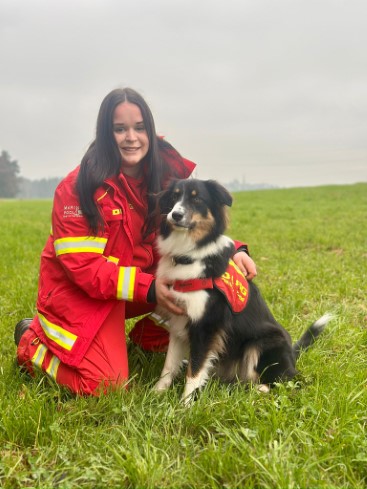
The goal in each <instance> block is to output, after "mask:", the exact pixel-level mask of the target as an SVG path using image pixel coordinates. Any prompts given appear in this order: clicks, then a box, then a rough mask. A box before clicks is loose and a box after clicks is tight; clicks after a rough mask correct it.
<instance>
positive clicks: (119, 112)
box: [113, 102, 149, 177]
mask: <svg viewBox="0 0 367 489" xmlns="http://www.w3.org/2000/svg"><path fill="white" fill-rule="evenodd" d="M113 135H114V138H115V141H116V143H117V146H118V148H119V150H120V153H121V156H122V171H123V173H126V174H127V175H130V176H132V177H134V176H135V177H136V176H138V174H139V172H140V169H141V163H142V160H143V159H144V157H145V156H146V155H147V153H148V150H149V138H148V134H147V131H146V129H145V125H144V121H143V116H142V115H141V110H140V108H139V107H138V106H137V105H135V104H131V103H130V102H122V103H121V104H119V105H117V107H116V109H115V112H114V114H113Z"/></svg>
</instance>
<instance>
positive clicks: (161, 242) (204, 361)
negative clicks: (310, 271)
mask: <svg viewBox="0 0 367 489" xmlns="http://www.w3.org/2000/svg"><path fill="white" fill-rule="evenodd" d="M231 204H232V197H231V195H230V194H229V193H228V192H227V190H226V189H225V188H224V187H222V186H221V185H220V184H218V183H217V182H215V181H213V180H208V181H202V180H195V179H191V180H176V181H173V182H172V183H171V184H170V186H169V187H168V189H167V190H166V191H164V192H163V193H162V194H161V195H160V197H159V209H160V212H161V215H162V223H161V229H160V236H159V237H158V250H159V253H160V255H161V259H160V262H159V265H158V270H157V276H162V277H166V278H169V279H171V280H173V281H174V283H173V286H172V289H173V292H174V294H175V296H176V298H177V303H178V304H179V305H181V306H182V307H183V309H184V310H185V311H186V314H185V315H184V316H175V315H170V319H169V323H170V342H169V347H168V352H167V356H166V359H165V364H164V367H163V370H162V373H161V377H160V379H159V380H158V382H157V384H156V385H155V389H156V390H157V391H163V390H166V389H168V387H169V386H170V385H171V383H172V381H173V379H174V378H175V376H176V375H177V374H178V372H179V371H180V367H181V365H182V362H183V360H184V359H185V358H186V359H188V368H187V376H186V385H185V389H184V393H183V400H184V402H185V403H186V404H187V403H189V402H190V400H191V399H192V396H193V393H194V392H195V390H196V389H199V388H201V387H202V386H203V385H204V384H205V383H206V381H207V379H208V377H209V375H211V374H213V373H215V374H216V375H217V376H218V377H219V378H220V379H222V380H223V381H225V382H232V381H235V380H239V381H241V382H253V383H256V384H259V385H258V388H259V389H260V390H262V391H265V392H266V391H268V390H269V385H272V384H273V383H274V382H277V381H279V380H288V379H292V378H293V377H294V376H295V375H296V374H297V370H296V367H295V364H296V360H297V358H298V356H299V353H300V351H301V350H302V349H306V348H307V347H309V346H310V345H311V344H312V343H313V342H314V339H315V338H316V337H317V336H318V335H319V334H320V333H321V332H322V330H323V329H324V327H325V325H326V324H327V322H328V321H329V319H330V316H328V315H325V316H323V317H322V318H320V319H319V320H318V321H316V322H315V323H313V324H312V325H311V326H310V327H309V328H308V330H307V331H306V332H305V333H304V334H303V336H302V337H301V339H300V340H299V341H298V342H297V343H295V344H294V345H292V341H291V337H290V335H289V333H288V332H287V331H286V330H285V329H284V328H283V327H282V326H281V325H280V324H279V323H278V322H277V321H276V320H275V319H274V317H273V315H272V314H271V312H270V310H269V308H268V307H267V305H266V303H265V301H264V299H263V298H262V297H261V295H260V292H259V290H258V288H257V287H256V285H255V284H254V283H253V282H247V281H246V279H245V278H244V277H243V274H242V273H241V272H240V271H239V269H238V268H237V267H236V265H235V264H234V263H233V261H232V260H231V258H232V256H233V255H234V253H235V247H234V242H233V241H232V240H231V239H230V238H229V237H227V236H225V235H223V232H224V231H225V229H226V225H227V212H226V206H231Z"/></svg>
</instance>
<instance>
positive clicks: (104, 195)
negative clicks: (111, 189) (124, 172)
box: [97, 191, 108, 202]
mask: <svg viewBox="0 0 367 489" xmlns="http://www.w3.org/2000/svg"><path fill="white" fill-rule="evenodd" d="M107 193H108V192H107V191H106V192H105V193H104V194H103V195H101V196H100V197H98V199H97V202H98V201H99V200H101V199H103V197H106V195H107Z"/></svg>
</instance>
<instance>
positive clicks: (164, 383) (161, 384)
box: [153, 376, 172, 392]
mask: <svg viewBox="0 0 367 489" xmlns="http://www.w3.org/2000/svg"><path fill="white" fill-rule="evenodd" d="M171 383H172V380H171V379H170V378H169V377H168V376H165V377H161V378H160V379H159V380H158V382H157V383H156V384H155V386H154V387H153V390H154V391H155V392H164V391H166V390H167V389H168V388H169V387H170V385H171Z"/></svg>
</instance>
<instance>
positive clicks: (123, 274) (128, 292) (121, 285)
mask: <svg viewBox="0 0 367 489" xmlns="http://www.w3.org/2000/svg"><path fill="white" fill-rule="evenodd" d="M135 277H136V267H120V271H119V278H118V282H117V298H118V299H122V300H126V301H132V300H133V299H134V289H135Z"/></svg>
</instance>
